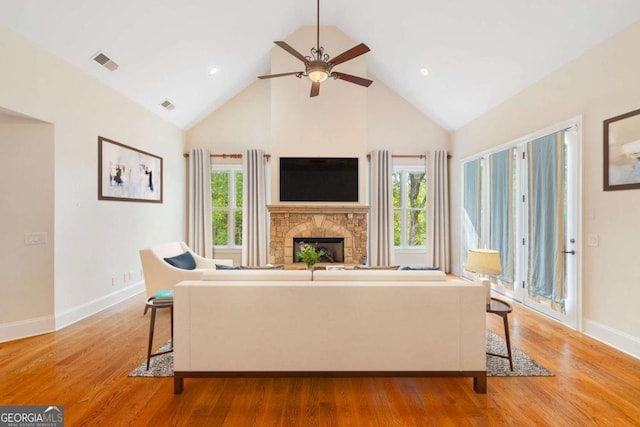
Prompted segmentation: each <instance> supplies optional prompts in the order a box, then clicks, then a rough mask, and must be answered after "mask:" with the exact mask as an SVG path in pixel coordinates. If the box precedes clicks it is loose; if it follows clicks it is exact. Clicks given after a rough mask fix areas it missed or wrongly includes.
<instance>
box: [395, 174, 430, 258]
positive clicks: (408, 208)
mask: <svg viewBox="0 0 640 427" xmlns="http://www.w3.org/2000/svg"><path fill="white" fill-rule="evenodd" d="M392 180H393V230H394V231H393V239H394V246H395V247H396V248H424V247H425V246H426V241H427V177H426V174H425V172H424V169H422V170H416V169H414V170H412V169H408V168H403V169H400V168H396V169H394V172H393V174H392Z"/></svg>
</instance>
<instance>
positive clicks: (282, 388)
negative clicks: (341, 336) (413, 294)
mask: <svg viewBox="0 0 640 427" xmlns="http://www.w3.org/2000/svg"><path fill="white" fill-rule="evenodd" d="M143 307H144V297H143V296H142V295H140V296H138V297H135V298H132V299H131V300H128V301H126V302H124V303H122V304H119V305H117V306H115V307H112V308H110V309H108V310H105V311H103V312H101V313H99V314H97V315H95V316H92V317H90V318H88V319H85V320H83V321H81V322H79V323H76V324H74V325H72V326H70V327H67V328H65V329H63V330H61V331H59V332H56V333H51V334H47V335H41V336H38V337H33V338H28V339H23V340H18V341H13V342H9V343H4V344H0V390H1V391H0V405H64V410H65V419H66V424H65V425H67V426H172V425H176V426H254V425H256V426H305V427H306V426H464V425H471V426H482V425H492V426H494V425H495V426H500V425H508V426H529V425H532V426H533V425H535V426H538V425H543V426H545V425H548V426H585V425H594V426H595V425H602V426H638V425H640V405H639V402H640V360H637V359H635V358H633V357H631V356H628V355H625V354H623V353H621V352H618V351H616V350H614V349H612V348H610V347H608V346H606V345H603V344H601V343H599V342H597V341H595V340H593V339H590V338H588V337H586V336H583V335H580V334H578V333H575V332H573V331H571V330H569V329H567V328H565V327H563V326H561V325H559V324H558V323H556V322H554V321H552V320H549V319H547V318H544V317H542V316H540V315H537V314H535V313H533V312H531V311H529V310H527V309H525V308H522V307H519V306H517V305H516V306H514V312H513V313H512V314H511V315H510V316H509V322H510V326H511V338H512V343H513V345H514V346H516V347H518V348H519V349H520V350H522V351H523V352H525V353H527V354H528V355H529V356H531V357H533V358H534V359H535V360H536V361H538V362H539V363H540V364H542V365H543V366H545V367H546V368H547V369H549V370H551V371H552V372H554V373H555V374H556V376H555V377H527V378H503V377H500V378H498V377H489V378H488V380H487V382H488V393H487V394H476V393H474V392H473V388H472V380H471V379H469V378H416V379H413V378H398V379H395V378H259V379H235V378H228V379H212V378H207V379H186V380H185V391H184V393H183V394H182V395H174V394H173V379H172V378H129V377H128V376H127V375H128V373H129V372H130V371H131V370H132V369H133V368H134V367H136V366H137V365H138V364H139V363H140V362H141V361H142V360H144V359H145V357H146V343H147V338H148V335H147V334H148V327H149V316H148V315H147V316H146V317H142V310H143ZM487 322H488V325H489V327H490V329H492V330H493V331H494V332H496V333H498V334H499V335H502V334H503V333H502V324H501V319H500V318H499V317H498V316H494V315H488V317H487ZM156 327H157V329H156V339H157V340H156V343H157V345H156V346H155V347H156V348H157V347H158V346H159V345H160V344H161V343H164V342H165V341H166V340H167V339H168V338H169V313H168V312H166V310H160V311H158V318H157V326H156ZM432 327H437V325H433V326H432Z"/></svg>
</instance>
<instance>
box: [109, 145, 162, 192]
mask: <svg viewBox="0 0 640 427" xmlns="http://www.w3.org/2000/svg"><path fill="white" fill-rule="evenodd" d="M162 175H163V170H162V157H159V156H156V155H154V154H151V153H147V152H145V151H142V150H138V149H137V148H133V147H130V146H128V145H125V144H122V143H120V142H116V141H113V140H111V139H108V138H105V137H103V136H99V137H98V200H111V201H125V202H146V203H162V198H163V191H164V189H163V183H162Z"/></svg>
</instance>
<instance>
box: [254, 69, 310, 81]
mask: <svg viewBox="0 0 640 427" xmlns="http://www.w3.org/2000/svg"><path fill="white" fill-rule="evenodd" d="M302 73H304V71H293V72H291V73H280V74H269V75H266V76H258V78H259V79H272V78H274V77H282V76H293V75H295V74H302Z"/></svg>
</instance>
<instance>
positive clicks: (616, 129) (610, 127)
mask: <svg viewBox="0 0 640 427" xmlns="http://www.w3.org/2000/svg"><path fill="white" fill-rule="evenodd" d="M603 133H604V135H603V136H604V137H603V140H604V156H603V160H604V162H603V163H604V191H615V190H633V189H639V188H640V109H638V110H634V111H630V112H628V113H625V114H621V115H619V116H616V117H612V118H610V119H607V120H605V121H604V122H603Z"/></svg>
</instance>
